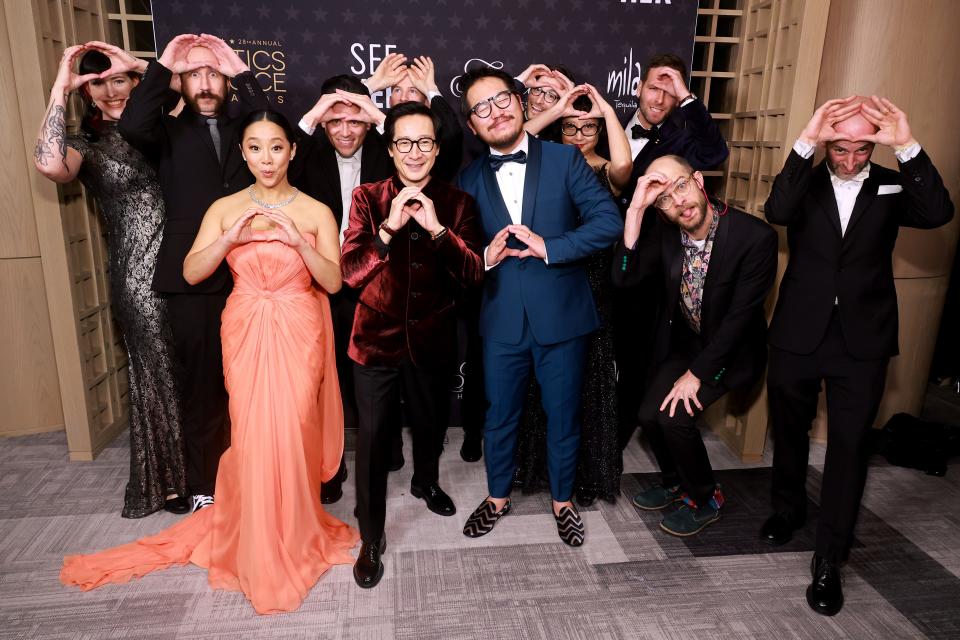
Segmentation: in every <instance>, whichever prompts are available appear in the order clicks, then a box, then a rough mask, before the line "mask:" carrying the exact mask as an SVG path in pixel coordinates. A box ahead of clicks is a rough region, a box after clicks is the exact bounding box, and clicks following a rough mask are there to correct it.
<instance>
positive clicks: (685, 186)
mask: <svg viewBox="0 0 960 640" xmlns="http://www.w3.org/2000/svg"><path fill="white" fill-rule="evenodd" d="M691 177H692V176H686V177H683V178H680V179H679V180H677V181H676V182H675V183H674V185H673V188H672V189H668V190H667V191H664V192H663V193H661V194H660V195H659V196H657V199H656V200H654V201H653V206H655V207H656V208H657V209H659V210H660V211H663V212H664V213H670V211H672V210H673V207H674V206H675V205H676V196H680V197H683V196H685V195H687V192H688V191H690V183H692V182H693V180H691V179H690V178H691Z"/></svg>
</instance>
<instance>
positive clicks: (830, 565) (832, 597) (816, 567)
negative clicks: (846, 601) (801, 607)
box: [807, 554, 843, 616]
mask: <svg viewBox="0 0 960 640" xmlns="http://www.w3.org/2000/svg"><path fill="white" fill-rule="evenodd" d="M810 573H812V574H813V583H812V584H811V585H810V586H809V587H807V604H809V605H810V608H811V609H813V610H814V611H816V612H817V613H819V614H820V615H822V616H832V615H835V614H836V613H837V612H838V611H840V609H842V608H843V587H842V585H841V583H840V565H839V564H837V563H836V562H830V561H829V560H826V559H824V558H822V557H820V556H818V555H816V554H814V556H813V560H812V561H811V562H810Z"/></svg>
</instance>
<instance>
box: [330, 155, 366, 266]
mask: <svg viewBox="0 0 960 640" xmlns="http://www.w3.org/2000/svg"><path fill="white" fill-rule="evenodd" d="M336 155H337V170H338V171H339V172H340V201H341V202H342V203H343V209H342V211H343V217H342V218H341V219H340V246H341V247H342V246H343V232H344V231H346V230H347V227H348V226H349V225H350V205H351V203H353V190H354V189H356V188H357V187H359V186H360V160H361V158H362V156H363V147H362V146H361V147H360V148H359V149H357V152H356V153H355V154H353V155H352V156H350V157H348V158H344V157H343V156H341V155H340V154H339V153H337V154H336Z"/></svg>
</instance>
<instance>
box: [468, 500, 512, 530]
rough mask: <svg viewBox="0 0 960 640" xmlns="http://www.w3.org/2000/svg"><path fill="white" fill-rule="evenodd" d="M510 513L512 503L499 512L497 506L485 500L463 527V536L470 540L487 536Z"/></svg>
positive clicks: (508, 502)
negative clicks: (498, 521)
mask: <svg viewBox="0 0 960 640" xmlns="http://www.w3.org/2000/svg"><path fill="white" fill-rule="evenodd" d="M508 513H510V501H509V500H507V504H505V505H503V509H500V511H497V507H496V505H494V504H493V503H492V502H490V501H489V500H484V501H483V502H481V503H480V506H479V507H477V508H476V509H474V511H473V513H471V514H470V517H469V518H467V522H466V524H464V525H463V535H465V536H467V537H470V538H479V537H480V536H485V535H487V534H488V533H490V532H491V531H493V527H494V525H495V524H497V520H499V519H500V518H502V517H503V516H505V515H507V514H508Z"/></svg>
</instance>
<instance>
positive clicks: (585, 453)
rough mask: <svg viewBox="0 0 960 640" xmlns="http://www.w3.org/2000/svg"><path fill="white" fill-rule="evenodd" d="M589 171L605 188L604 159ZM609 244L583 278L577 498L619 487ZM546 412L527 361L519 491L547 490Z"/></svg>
mask: <svg viewBox="0 0 960 640" xmlns="http://www.w3.org/2000/svg"><path fill="white" fill-rule="evenodd" d="M594 171H595V172H596V174H597V178H598V179H599V180H600V183H601V184H602V185H603V186H604V187H606V188H607V190H610V181H609V179H608V178H607V165H606V164H603V165H601V166H600V167H596V168H595V169H594ZM612 260H613V248H612V247H610V248H607V249H605V250H603V251H601V252H599V253H596V254H594V255H593V256H591V257H590V259H589V261H588V262H587V265H586V268H587V278H588V279H589V280H590V289H591V290H592V291H593V299H594V302H595V303H596V305H597V313H598V314H599V316H600V328H599V329H598V330H597V331H595V332H594V333H593V334H591V335H590V336H589V343H588V345H587V356H586V369H585V371H584V378H583V391H582V394H581V399H582V415H583V422H582V424H583V426H582V429H581V435H580V454H579V458H578V460H577V478H576V484H575V485H574V486H575V495H576V498H577V502H579V503H580V504H584V505H586V504H590V503H591V502H593V500H594V499H596V498H602V499H604V500H607V501H608V502H613V501H615V500H616V497H617V495H618V494H619V493H620V476H621V475H622V474H623V454H622V452H621V449H620V445H619V443H618V440H617V425H618V422H617V372H616V365H615V364H614V352H613V329H612V325H611V318H612V314H613V310H612V305H613V299H612V292H611V289H612V287H613V285H612V284H611V283H610V268H611V261H612ZM546 443H547V416H546V414H545V413H544V411H543V405H542V403H541V401H540V386H539V385H538V384H537V382H536V379H535V377H534V374H533V369H532V367H531V371H530V382H529V384H528V387H527V398H526V400H525V402H524V407H523V414H522V415H521V418H520V433H519V437H518V439H517V469H516V472H515V473H514V476H513V478H514V486H515V487H518V488H521V489H522V490H523V492H524V493H535V492H538V491H549V487H550V484H549V478H548V476H547V447H546Z"/></svg>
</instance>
